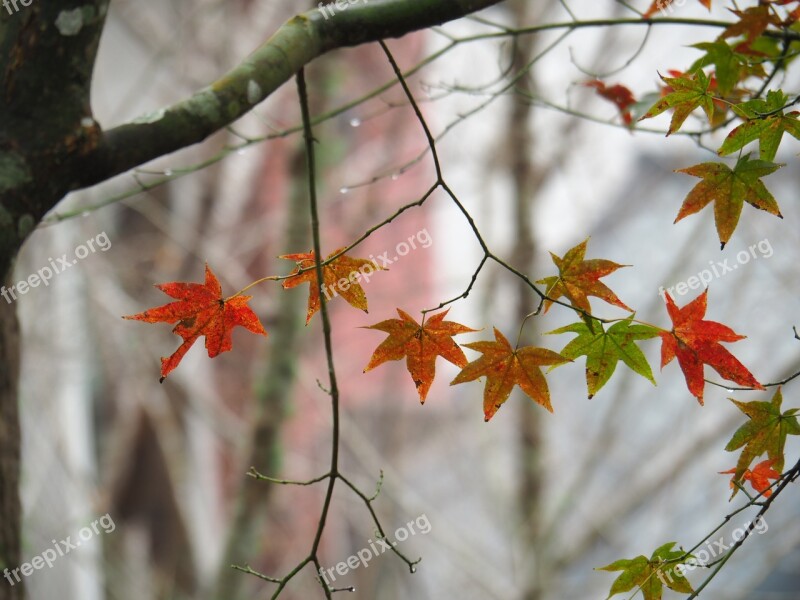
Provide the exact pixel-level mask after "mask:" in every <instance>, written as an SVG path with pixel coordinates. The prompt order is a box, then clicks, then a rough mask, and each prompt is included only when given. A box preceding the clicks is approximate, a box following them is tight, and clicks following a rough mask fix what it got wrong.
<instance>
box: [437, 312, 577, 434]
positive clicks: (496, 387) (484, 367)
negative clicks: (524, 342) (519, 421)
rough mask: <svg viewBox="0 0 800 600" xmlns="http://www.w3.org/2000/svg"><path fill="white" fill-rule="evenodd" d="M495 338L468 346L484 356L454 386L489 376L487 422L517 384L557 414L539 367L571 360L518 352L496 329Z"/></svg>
mask: <svg viewBox="0 0 800 600" xmlns="http://www.w3.org/2000/svg"><path fill="white" fill-rule="evenodd" d="M494 338H495V340H496V341H494V342H491V341H482V342H473V343H471V344H464V347H466V348H469V349H471V350H475V351H476V352H480V353H481V354H483V356H481V357H480V358H478V359H477V360H474V361H472V362H471V363H469V364H468V365H466V366H465V367H464V368H463V369H462V370H461V372H460V373H459V374H458V375H457V376H456V378H455V379H453V381H451V382H450V385H456V384H459V383H465V382H467V381H475V380H476V379H478V377H482V376H484V375H485V376H486V386H485V387H484V390H483V414H484V420H485V421H488V420H489V419H491V418H492V417H493V416H494V414H495V413H496V412H497V409H498V408H500V407H501V406H502V405H503V403H504V402H505V401H506V400H508V397H509V396H510V395H511V390H512V389H514V386H515V385H518V386H519V387H520V388H522V391H523V392H525V393H526V394H527V395H528V396H529V397H530V398H532V399H533V400H534V401H535V402H536V403H537V404H540V405H542V406H544V407H545V408H546V409H547V410H549V411H550V412H553V406H552V405H551V404H550V391H549V390H548V388H547V381H546V380H545V378H544V375H543V374H542V371H541V369H539V367H540V366H542V365H560V364H563V363H565V362H571V360H570V359H569V358H566V357H564V356H561V355H560V354H558V353H557V352H553V351H552V350H547V349H546V348H535V347H533V346H525V347H524V348H517V349H514V348H512V347H511V344H509V343H508V340H507V339H506V338H505V336H503V334H502V333H500V331H498V329H497V328H496V327H495V329H494Z"/></svg>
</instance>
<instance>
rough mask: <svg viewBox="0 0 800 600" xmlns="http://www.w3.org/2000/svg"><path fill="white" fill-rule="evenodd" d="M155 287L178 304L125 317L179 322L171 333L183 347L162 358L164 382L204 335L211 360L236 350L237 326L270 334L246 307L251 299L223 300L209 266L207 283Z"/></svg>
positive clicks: (178, 283) (152, 321) (238, 297)
mask: <svg viewBox="0 0 800 600" xmlns="http://www.w3.org/2000/svg"><path fill="white" fill-rule="evenodd" d="M156 287H157V288H158V289H160V290H161V291H162V292H164V293H165V294H167V295H168V296H171V297H173V298H176V299H177V300H178V301H177V302H170V303H169V304H165V305H163V306H159V307H157V308H151V309H148V310H146V311H144V312H142V313H138V314H135V315H129V316H125V317H122V318H123V319H132V320H136V321H144V322H146V323H175V322H178V324H177V325H176V326H175V328H174V329H173V330H172V332H173V333H175V334H176V335H179V336H181V337H182V338H183V344H181V345H180V347H179V348H178V349H177V350H176V351H175V352H173V353H172V355H171V356H170V357H169V358H162V359H161V379H160V381H162V382H163V381H164V379H165V378H166V377H167V375H169V374H170V373H171V372H172V371H173V370H174V369H175V367H177V366H178V364H179V363H180V362H181V359H183V357H184V355H185V354H186V353H187V352H188V351H189V348H191V347H192V344H194V343H195V342H196V341H197V340H198V338H200V337H201V336H205V338H206V350H207V351H208V356H209V358H214V357H215V356H217V355H219V354H221V353H222V352H227V351H228V350H230V349H231V348H232V347H233V340H232V338H231V333H232V331H233V328H234V327H236V326H242V327H244V328H245V329H247V330H249V331H252V332H253V333H257V334H259V335H267V332H266V331H265V330H264V326H263V325H262V324H261V321H259V320H258V317H257V316H256V314H255V313H254V312H253V310H252V309H251V308H250V307H249V306H247V302H248V301H249V300H250V299H251V298H252V296H231V297H230V298H223V297H222V287H221V286H220V284H219V281H218V280H217V278H216V276H215V275H214V273H213V272H212V271H211V268H210V267H209V266H208V265H206V280H205V283H183V282H170V283H162V284H159V285H156Z"/></svg>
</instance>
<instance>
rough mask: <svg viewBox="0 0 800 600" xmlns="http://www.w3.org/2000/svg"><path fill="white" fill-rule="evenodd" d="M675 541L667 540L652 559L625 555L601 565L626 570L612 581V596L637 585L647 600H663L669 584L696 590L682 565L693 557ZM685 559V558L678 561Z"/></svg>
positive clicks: (680, 589)
mask: <svg viewBox="0 0 800 600" xmlns="http://www.w3.org/2000/svg"><path fill="white" fill-rule="evenodd" d="M674 545H675V542H667V543H666V544H664V545H663V546H661V547H659V548H657V549H656V550H655V552H653V555H652V556H651V557H650V559H648V558H647V557H646V556H644V555H640V556H637V557H636V558H631V559H627V558H623V559H620V560H618V561H615V562H613V563H611V564H610V565H606V566H605V567H598V569H597V570H600V571H622V573H621V574H620V576H619V577H617V578H616V579H615V580H614V583H613V584H611V590H610V591H609V593H608V596H607V597H608V598H610V597H611V596H614V595H615V594H621V593H623V592H629V591H630V590H632V589H633V588H634V587H637V588H639V589H641V590H642V595H643V596H644V600H661V595H662V593H663V591H664V586H665V585H666V586H667V587H668V588H669V589H671V590H673V591H676V592H681V593H683V594H691V593H692V592H694V590H693V589H692V584H691V583H689V580H688V579H686V578H685V577H684V576H683V569H682V568H680V569H679V568H678V567H679V565H683V564H685V563H686V561H687V560H689V559H690V558H693V557H692V556H691V555H688V556H684V555H685V554H686V553H685V552H683V551H682V550H672V547H673V546H674ZM679 558H683V560H677V559H679Z"/></svg>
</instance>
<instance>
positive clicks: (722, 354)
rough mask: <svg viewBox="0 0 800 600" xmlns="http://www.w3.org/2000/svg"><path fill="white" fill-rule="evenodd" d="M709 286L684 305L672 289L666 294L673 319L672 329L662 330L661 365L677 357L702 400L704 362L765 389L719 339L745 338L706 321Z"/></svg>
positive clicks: (745, 383)
mask: <svg viewBox="0 0 800 600" xmlns="http://www.w3.org/2000/svg"><path fill="white" fill-rule="evenodd" d="M707 296H708V289H705V290H704V291H703V293H702V294H700V295H699V296H698V297H697V298H695V299H694V300H692V301H691V302H690V303H689V304H687V305H686V306H684V307H683V308H678V307H677V306H676V305H675V302H673V300H672V296H670V295H669V293H666V294H664V297H665V300H666V303H667V312H668V313H669V317H670V319H672V325H673V328H672V331H663V332H661V333H659V335H660V336H661V368H662V369H663V368H664V367H665V366H666V365H668V364H669V363H670V362H672V359H673V358H675V357H676V356H677V357H678V364H679V365H680V368H681V370H682V371H683V376H684V377H685V379H686V385H687V387H688V388H689V391H690V392H691V394H692V395H693V396H694V397H696V398H697V401H698V402H699V403H700V404H703V386H704V384H705V380H704V378H703V365H704V364H707V365H708V366H709V367H711V368H712V369H714V370H715V371H716V372H717V373H719V375H720V376H721V377H722V378H723V379H727V380H729V381H734V382H736V383H738V384H739V385H743V386H747V387H750V388H755V389H759V390H763V389H764V387H763V386H762V385H761V384H760V383H759V382H758V381H757V380H756V378H755V377H753V374H752V373H750V371H748V370H747V368H745V366H744V365H743V364H742V363H740V362H739V361H738V359H737V358H736V357H735V356H734V355H733V354H731V353H730V352H728V351H727V350H726V349H725V348H723V347H722V346H721V345H720V342H736V341H738V340H742V339H744V337H745V336H743V335H739V334H737V333H736V332H734V331H733V329H731V328H730V327H728V326H727V325H723V324H722V323H717V322H716V321H705V320H703V317H704V316H705V314H706V299H707Z"/></svg>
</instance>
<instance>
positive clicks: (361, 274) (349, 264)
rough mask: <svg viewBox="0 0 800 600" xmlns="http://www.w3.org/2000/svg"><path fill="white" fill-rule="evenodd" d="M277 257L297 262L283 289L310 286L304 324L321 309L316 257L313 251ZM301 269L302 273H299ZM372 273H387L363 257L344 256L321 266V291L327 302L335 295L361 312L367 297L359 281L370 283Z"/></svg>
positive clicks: (336, 252)
mask: <svg viewBox="0 0 800 600" xmlns="http://www.w3.org/2000/svg"><path fill="white" fill-rule="evenodd" d="M342 250H344V248H339V249H338V250H336V251H335V252H332V253H331V254H329V255H328V257H327V258H326V259H325V260H328V259H330V257H331V256H335V255H336V254H338V253H339V252H341V251H342ZM278 258H285V259H287V260H293V261H296V262H297V266H296V267H295V269H294V271H292V272H291V273H290V274H289V277H288V278H287V279H285V280H284V281H283V288H284V289H287V290H288V289H290V288H293V287H297V286H298V285H300V284H302V283H306V282H307V283H308V284H309V292H308V310H307V311H306V325H308V322H309V321H310V320H311V317H313V316H314V313H316V312H317V311H318V310H319V309H320V297H319V287H318V286H317V271H316V269H314V265H315V260H316V256H315V254H314V251H313V250H312V251H311V252H304V253H300V254H284V255H283V256H279V257H278ZM301 269H307V270H303V272H302V273H301V272H300V271H301ZM375 271H388V269H386V268H384V267H379V266H378V265H377V263H375V262H374V261H371V260H367V259H365V258H352V257H350V256H347V255H346V254H342V255H341V256H339V257H337V258H335V259H334V260H333V261H331V262H329V263H328V264H326V265H323V266H322V290H323V293H324V294H325V300H326V301H330V300H332V299H333V298H335V297H336V296H341V297H342V298H344V299H345V300H347V302H348V303H349V304H350V306H353V307H355V308H360V309H361V310H363V311H364V312H369V311H368V310H367V295H366V294H365V293H364V288H362V287H361V283H360V281H361V279H362V278H363V279H364V280H365V281H367V282H368V281H369V278H370V276H371V275H372V273H374V272H375Z"/></svg>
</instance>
